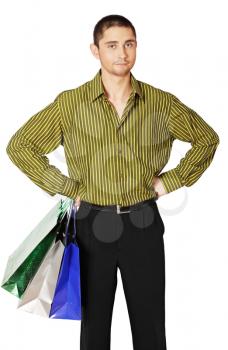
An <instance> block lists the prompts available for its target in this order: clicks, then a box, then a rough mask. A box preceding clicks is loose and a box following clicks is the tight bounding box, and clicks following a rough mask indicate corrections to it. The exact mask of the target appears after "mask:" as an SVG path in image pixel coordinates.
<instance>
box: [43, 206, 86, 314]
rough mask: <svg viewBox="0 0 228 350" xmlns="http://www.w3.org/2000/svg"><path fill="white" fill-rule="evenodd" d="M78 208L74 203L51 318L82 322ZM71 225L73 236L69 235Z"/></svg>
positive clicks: (68, 222) (66, 231)
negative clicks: (77, 238)
mask: <svg viewBox="0 0 228 350" xmlns="http://www.w3.org/2000/svg"><path fill="white" fill-rule="evenodd" d="M76 211H77V209H76V206H75V204H74V202H72V205H71V209H70V214H69V218H68V221H67V225H66V230H65V233H66V243H65V249H64V253H63V258H62V262H61V267H60V272H59V275H58V280H57V284H56V288H55V293H54V297H53V301H52V305H51V309H50V313H49V318H59V319H70V320H81V284H80V260H79V247H78V244H77V241H76ZM70 223H71V224H73V225H72V226H73V235H72V237H70V235H69V226H70Z"/></svg>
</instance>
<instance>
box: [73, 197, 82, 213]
mask: <svg viewBox="0 0 228 350" xmlns="http://www.w3.org/2000/svg"><path fill="white" fill-rule="evenodd" d="M80 204H81V199H80V197H79V196H78V197H77V198H76V199H75V201H74V205H75V206H76V207H77V211H78V209H79V207H80Z"/></svg>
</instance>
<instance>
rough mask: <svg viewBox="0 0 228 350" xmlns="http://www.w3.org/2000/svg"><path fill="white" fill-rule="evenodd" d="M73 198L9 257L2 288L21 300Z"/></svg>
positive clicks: (62, 202)
mask: <svg viewBox="0 0 228 350" xmlns="http://www.w3.org/2000/svg"><path fill="white" fill-rule="evenodd" d="M71 202H72V199H71V198H67V199H65V200H62V199H60V201H59V202H58V203H57V204H56V205H55V206H54V207H53V208H52V209H51V210H50V211H49V212H48V214H47V215H46V216H45V217H44V218H43V219H42V221H41V222H40V223H39V224H38V225H37V226H36V227H35V228H34V229H33V231H32V232H31V233H30V234H29V235H28V236H27V237H26V238H25V239H24V241H23V242H22V243H21V244H20V245H19V247H18V248H17V249H16V250H15V251H14V252H13V253H12V254H11V255H10V256H9V258H8V261H7V265H6V268H5V272H4V277H3V280H2V283H1V287H2V288H4V289H5V290H6V291H8V292H10V293H11V294H13V295H14V296H16V297H18V298H21V297H22V296H23V293H24V292H25V289H26V287H27V286H28V284H29V282H30V281H31V279H32V278H33V277H34V275H35V273H36V272H37V270H38V268H39V266H40V264H41V262H42V260H43V258H44V257H45V255H46V253H47V251H48V250H49V249H50V247H51V245H52V243H53V241H54V239H55V237H56V233H57V231H58V228H59V224H60V222H61V220H62V218H63V216H64V213H65V212H66V210H68V209H69V206H70V204H71Z"/></svg>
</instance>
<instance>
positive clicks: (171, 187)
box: [158, 169, 184, 193]
mask: <svg viewBox="0 0 228 350" xmlns="http://www.w3.org/2000/svg"><path fill="white" fill-rule="evenodd" d="M158 177H159V179H160V180H161V182H162V184H163V186H164V188H165V190H166V192H167V193H169V192H172V191H175V190H177V189H178V188H180V187H183V186H184V184H183V183H182V182H181V179H180V176H179V175H178V172H177V171H176V169H171V170H168V171H165V172H164V173H162V174H160V175H159V176H158Z"/></svg>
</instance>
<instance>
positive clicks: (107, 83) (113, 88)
mask: <svg viewBox="0 0 228 350" xmlns="http://www.w3.org/2000/svg"><path fill="white" fill-rule="evenodd" d="M101 78H102V82H103V85H104V91H105V94H106V96H107V98H108V99H109V100H112V101H125V100H126V99H128V97H129V95H130V93H131V91H132V86H131V76H130V72H128V73H127V74H126V75H124V76H117V75H114V74H110V73H108V72H106V71H104V70H102V71H101Z"/></svg>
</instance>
